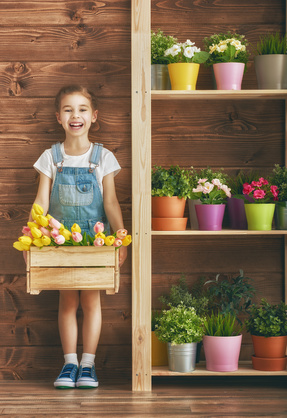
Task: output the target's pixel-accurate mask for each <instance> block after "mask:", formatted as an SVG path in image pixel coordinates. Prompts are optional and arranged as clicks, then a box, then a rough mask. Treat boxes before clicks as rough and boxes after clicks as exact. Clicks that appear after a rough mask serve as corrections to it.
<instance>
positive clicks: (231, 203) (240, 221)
mask: <svg viewBox="0 0 287 418" xmlns="http://www.w3.org/2000/svg"><path fill="white" fill-rule="evenodd" d="M227 210H228V215H229V220H230V227H231V229H247V219H246V214H245V209H244V201H243V200H242V199H238V198H236V197H231V198H229V199H228V200H227Z"/></svg>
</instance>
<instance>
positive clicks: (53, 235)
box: [51, 228, 60, 239]
mask: <svg viewBox="0 0 287 418" xmlns="http://www.w3.org/2000/svg"><path fill="white" fill-rule="evenodd" d="M58 235H60V232H59V230H58V229H57V228H53V229H52V231H51V236H52V237H53V238H54V239H55V238H56V237H57V236H58Z"/></svg>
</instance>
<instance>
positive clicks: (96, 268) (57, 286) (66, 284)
mask: <svg viewBox="0 0 287 418" xmlns="http://www.w3.org/2000/svg"><path fill="white" fill-rule="evenodd" d="M119 283H120V272H119V251H118V250H116V249H115V247H106V246H105V247H94V246H90V247H89V246H87V247H84V246H83V247H80V246H74V247H72V246H71V247H68V246H66V247H65V246H63V247H43V248H37V247H31V248H30V251H28V253H27V292H28V293H30V294H33V295H37V294H39V293H40V292H41V290H88V289H93V290H106V293H107V294H114V293H117V292H118V291H119Z"/></svg>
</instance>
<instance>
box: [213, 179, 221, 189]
mask: <svg viewBox="0 0 287 418" xmlns="http://www.w3.org/2000/svg"><path fill="white" fill-rule="evenodd" d="M211 183H212V184H214V186H217V187H218V188H219V189H220V188H221V186H222V183H221V181H220V180H219V179H213V180H211Z"/></svg>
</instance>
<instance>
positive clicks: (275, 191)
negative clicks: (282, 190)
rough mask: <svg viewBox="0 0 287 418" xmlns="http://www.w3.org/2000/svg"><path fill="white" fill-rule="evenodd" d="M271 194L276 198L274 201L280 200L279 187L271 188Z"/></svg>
mask: <svg viewBox="0 0 287 418" xmlns="http://www.w3.org/2000/svg"><path fill="white" fill-rule="evenodd" d="M270 190H271V193H272V194H273V196H274V200H278V195H279V190H278V187H277V186H271V187H270Z"/></svg>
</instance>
